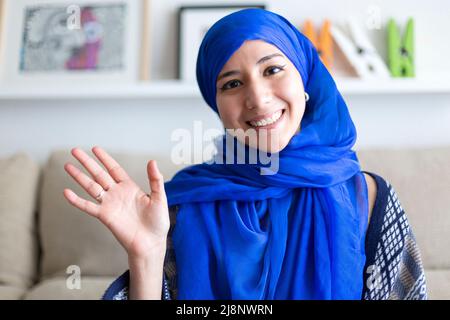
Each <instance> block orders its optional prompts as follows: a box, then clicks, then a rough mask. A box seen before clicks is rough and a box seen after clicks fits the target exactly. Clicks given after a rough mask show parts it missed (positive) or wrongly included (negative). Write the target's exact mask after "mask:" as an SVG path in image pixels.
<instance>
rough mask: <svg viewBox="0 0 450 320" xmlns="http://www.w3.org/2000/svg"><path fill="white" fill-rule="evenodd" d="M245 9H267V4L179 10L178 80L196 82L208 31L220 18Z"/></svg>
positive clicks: (185, 7) (193, 7)
mask: <svg viewBox="0 0 450 320" xmlns="http://www.w3.org/2000/svg"><path fill="white" fill-rule="evenodd" d="M245 8H261V9H266V5H265V4H262V3H261V4H240V5H214V6H182V7H180V8H179V9H178V41H177V43H178V59H177V61H178V66H177V78H178V79H179V80H182V81H184V82H195V81H196V75H195V66H196V62H197V61H196V59H197V54H198V49H199V48H200V44H201V41H202V39H203V37H204V35H205V34H206V32H207V31H208V29H209V28H210V27H211V26H212V25H213V24H214V23H215V22H216V21H217V20H219V19H220V18H222V17H224V16H226V15H228V14H230V13H232V12H234V11H237V10H241V9H245Z"/></svg>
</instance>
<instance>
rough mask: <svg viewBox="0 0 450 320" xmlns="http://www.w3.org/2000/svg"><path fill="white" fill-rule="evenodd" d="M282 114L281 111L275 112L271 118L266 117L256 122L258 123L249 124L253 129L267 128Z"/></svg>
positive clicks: (251, 122)
mask: <svg viewBox="0 0 450 320" xmlns="http://www.w3.org/2000/svg"><path fill="white" fill-rule="evenodd" d="M282 113H283V110H278V111H277V112H275V113H274V114H272V116H271V117H268V118H266V119H262V120H258V121H249V123H250V124H251V125H252V126H253V127H263V126H267V125H269V124H272V123H274V122H276V121H277V120H278V119H280V117H281V114H282Z"/></svg>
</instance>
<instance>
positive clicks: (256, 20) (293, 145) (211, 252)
mask: <svg viewBox="0 0 450 320" xmlns="http://www.w3.org/2000/svg"><path fill="white" fill-rule="evenodd" d="M247 40H263V41H265V42H267V43H270V44H272V45H274V46H276V47H277V48H278V49H279V50H280V51H281V52H283V54H284V55H285V56H286V57H287V58H288V59H290V61H291V62H292V63H293V64H294V66H295V67H296V68H297V70H298V71H299V73H300V76H301V78H302V81H303V84H304V87H305V91H306V92H308V93H309V96H310V99H309V101H308V102H307V105H306V110H305V114H304V116H303V119H302V122H301V128H302V129H301V131H299V132H298V133H296V134H295V135H294V136H293V137H292V139H291V140H290V142H289V143H288V145H287V146H286V147H285V148H284V149H283V150H281V151H280V152H279V170H278V172H277V173H276V174H274V175H261V174H260V169H261V165H260V164H259V163H257V164H238V163H237V162H233V164H226V165H224V164H217V163H216V164H214V163H213V164H209V163H208V164H207V163H203V164H199V165H193V166H190V167H187V168H185V169H183V170H181V171H179V172H178V173H177V174H176V175H175V176H174V177H173V178H172V180H171V181H168V182H166V184H165V189H166V194H167V198H168V202H169V205H175V204H178V205H179V210H178V215H177V222H176V226H175V230H174V234H173V244H174V249H175V256H176V263H177V282H178V298H179V299H360V297H361V292H362V288H363V286H362V279H363V277H362V276H363V274H362V272H363V267H364V263H365V252H364V240H365V230H366V226H367V214H368V200H367V186H366V184H365V179H364V175H363V173H362V172H361V170H360V165H359V162H358V159H357V157H356V154H355V152H354V151H352V150H351V148H352V146H353V145H354V143H355V141H356V129H355V126H354V124H353V122H352V120H351V117H350V115H349V112H348V109H347V106H346V104H345V102H344V100H343V98H342V96H341V94H340V93H339V91H338V90H337V88H336V85H335V83H334V80H333V79H332V77H331V75H330V74H329V72H328V70H327V69H326V68H325V66H324V65H323V64H322V62H321V61H320V58H319V56H318V54H317V51H316V49H315V48H314V47H313V45H312V44H311V42H310V41H309V40H308V39H307V38H306V37H305V36H304V35H302V34H301V33H300V32H299V31H298V30H297V29H296V28H295V27H294V26H293V25H292V24H291V23H290V22H289V21H288V20H286V19H285V18H283V17H281V16H280V15H277V14H275V13H273V12H270V11H267V10H263V9H244V10H240V11H237V12H235V13H232V14H230V15H228V16H225V17H224V18H222V19H220V20H219V21H217V22H216V23H215V24H214V25H213V26H212V27H211V28H210V29H209V30H208V32H207V34H206V35H205V37H204V39H203V42H202V44H201V46H200V49H199V53H198V59H197V81H198V84H199V87H200V91H201V93H202V96H203V98H204V99H205V101H206V103H207V104H208V105H209V106H210V107H211V108H212V109H213V110H214V111H215V112H216V113H217V112H218V111H217V105H216V79H217V76H218V74H219V72H220V71H221V70H222V68H223V66H224V65H225V63H226V62H227V61H228V59H229V58H230V57H231V56H232V54H233V53H234V52H235V51H236V50H238V49H239V47H240V46H241V45H242V44H243V43H244V42H245V41H247ZM299 90H300V88H299ZM224 152H226V150H225V151H224ZM235 157H236V156H235Z"/></svg>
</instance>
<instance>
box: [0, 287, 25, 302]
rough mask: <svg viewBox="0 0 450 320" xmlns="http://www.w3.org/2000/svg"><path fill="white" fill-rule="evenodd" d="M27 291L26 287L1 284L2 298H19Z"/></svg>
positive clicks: (0, 294) (0, 297) (0, 293)
mask: <svg viewBox="0 0 450 320" xmlns="http://www.w3.org/2000/svg"><path fill="white" fill-rule="evenodd" d="M26 292H27V289H25V288H19V287H15V286H7V285H0V300H19V299H21V298H22V297H23V296H24V294H25V293H26Z"/></svg>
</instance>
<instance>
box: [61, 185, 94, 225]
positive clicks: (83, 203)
mask: <svg viewBox="0 0 450 320" xmlns="http://www.w3.org/2000/svg"><path fill="white" fill-rule="evenodd" d="M63 194H64V197H65V198H66V199H67V200H68V201H69V202H70V204H72V205H73V206H75V207H77V208H78V209H80V210H81V211H84V212H86V213H87V214H89V215H91V216H93V217H96V218H98V216H99V213H100V206H99V205H97V204H95V203H93V202H91V201H87V200H84V199H83V198H80V197H79V196H77V195H76V193H75V192H73V191H72V190H70V189H64V192H63Z"/></svg>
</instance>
